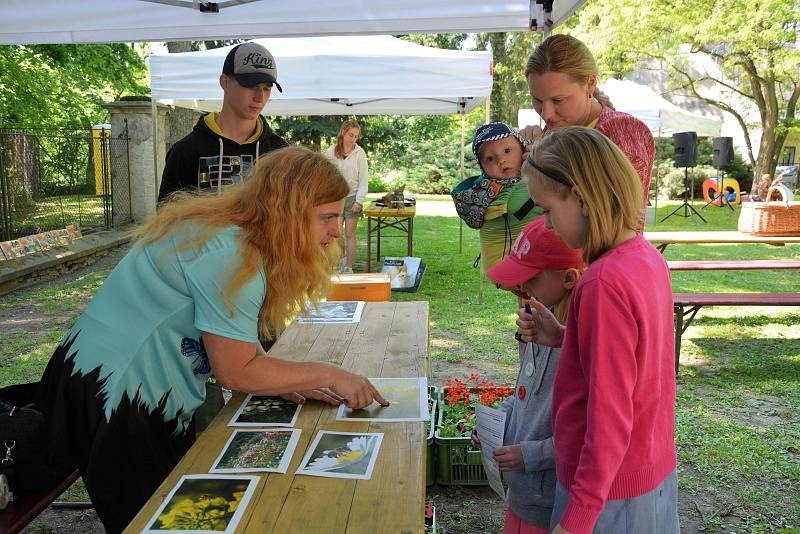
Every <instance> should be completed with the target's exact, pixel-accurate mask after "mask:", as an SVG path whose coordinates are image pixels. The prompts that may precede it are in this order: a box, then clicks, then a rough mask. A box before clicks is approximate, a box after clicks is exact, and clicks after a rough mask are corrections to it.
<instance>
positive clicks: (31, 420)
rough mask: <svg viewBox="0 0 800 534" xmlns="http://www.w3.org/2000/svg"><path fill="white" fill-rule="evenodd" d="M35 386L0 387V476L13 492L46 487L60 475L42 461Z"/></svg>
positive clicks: (42, 438)
mask: <svg viewBox="0 0 800 534" xmlns="http://www.w3.org/2000/svg"><path fill="white" fill-rule="evenodd" d="M38 386H39V383H38V382H35V383H32V384H19V385H15V386H8V387H5V388H2V389H0V475H2V476H5V478H6V480H7V484H8V487H9V488H10V490H11V492H13V493H14V494H20V493H30V492H34V491H42V490H46V489H50V488H52V487H53V486H55V485H56V484H58V483H59V482H60V481H61V480H62V479H63V478H64V477H63V476H60V475H63V473H60V474H59V473H58V472H57V470H53V469H50V468H49V467H48V465H47V463H46V458H47V443H46V440H45V419H44V415H43V414H42V412H41V411H40V410H39V409H38V408H37V407H36V405H35V404H33V400H34V398H35V395H36V390H37V388H38ZM0 486H2V483H0ZM0 500H2V499H0ZM0 508H4V506H3V507H0Z"/></svg>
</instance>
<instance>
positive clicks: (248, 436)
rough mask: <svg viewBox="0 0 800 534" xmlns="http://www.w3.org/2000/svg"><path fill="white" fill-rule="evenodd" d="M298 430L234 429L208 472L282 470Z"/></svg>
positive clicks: (280, 471)
mask: <svg viewBox="0 0 800 534" xmlns="http://www.w3.org/2000/svg"><path fill="white" fill-rule="evenodd" d="M299 439H300V430H299V429H297V428H286V429H283V428H282V429H273V430H234V431H233V435H232V436H231V437H230V439H229V440H228V443H226V444H225V447H223V449H222V454H220V455H219V458H217V460H216V461H215V462H214V465H213V467H212V468H211V470H210V472H211V473H255V472H268V473H285V472H286V470H287V469H288V468H289V462H290V461H291V460H292V456H293V455H294V450H295V449H296V448H297V442H298V440H299Z"/></svg>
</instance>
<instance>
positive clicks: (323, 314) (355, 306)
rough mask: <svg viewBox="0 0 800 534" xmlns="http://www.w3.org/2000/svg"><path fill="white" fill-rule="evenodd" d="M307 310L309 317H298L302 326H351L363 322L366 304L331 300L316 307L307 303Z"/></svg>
mask: <svg viewBox="0 0 800 534" xmlns="http://www.w3.org/2000/svg"><path fill="white" fill-rule="evenodd" d="M306 309H307V310H308V313H309V316H308V317H305V316H304V315H302V314H301V315H300V316H298V317H297V322H298V323H300V324H350V323H357V322H359V321H361V312H362V311H364V302H363V301H348V300H343V301H334V300H329V301H327V302H320V303H319V304H318V305H317V306H316V307H315V306H314V305H313V304H310V303H307V304H306Z"/></svg>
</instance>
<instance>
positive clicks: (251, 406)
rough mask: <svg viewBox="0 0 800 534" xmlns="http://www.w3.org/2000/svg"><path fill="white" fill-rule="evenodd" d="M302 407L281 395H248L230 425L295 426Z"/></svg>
mask: <svg viewBox="0 0 800 534" xmlns="http://www.w3.org/2000/svg"><path fill="white" fill-rule="evenodd" d="M301 408H302V405H300V404H297V403H295V402H293V401H289V400H286V399H283V398H281V397H267V396H262V395H248V396H247V398H245V399H244V402H242V405H241V406H240V407H239V409H238V410H236V413H235V414H234V415H233V417H232V418H231V420H230V421H229V422H228V426H294V425H295V423H296V422H297V416H298V415H300V409H301Z"/></svg>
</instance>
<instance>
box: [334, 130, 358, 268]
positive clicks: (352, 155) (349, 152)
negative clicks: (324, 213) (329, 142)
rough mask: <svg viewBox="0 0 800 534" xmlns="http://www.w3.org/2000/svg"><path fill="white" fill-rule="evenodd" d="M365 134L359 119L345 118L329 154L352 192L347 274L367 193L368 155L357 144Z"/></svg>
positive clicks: (347, 225)
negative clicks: (362, 133)
mask: <svg viewBox="0 0 800 534" xmlns="http://www.w3.org/2000/svg"><path fill="white" fill-rule="evenodd" d="M360 136H361V127H360V126H359V125H358V123H357V122H356V121H344V122H343V123H342V127H341V128H339V133H338V135H337V136H336V144H335V145H333V146H332V147H330V148H329V149H328V150H327V151H326V152H325V155H326V156H327V157H328V158H330V160H331V161H333V163H334V165H336V167H337V168H338V169H339V172H341V173H342V176H344V179H345V180H346V181H347V185H349V186H350V193H349V194H348V195H347V198H345V202H344V213H343V216H344V234H345V243H346V246H345V250H344V266H343V267H342V269H341V272H343V273H352V272H353V259H354V258H355V255H356V227H357V226H358V219H359V218H360V217H361V211H362V207H363V205H364V197H365V196H367V182H368V174H367V154H366V152H364V149H363V148H361V147H360V146H358V145H357V144H356V141H358V138H359V137H360Z"/></svg>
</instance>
